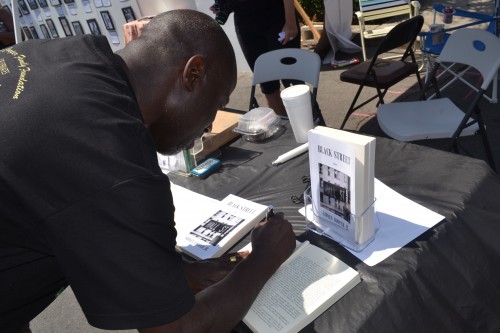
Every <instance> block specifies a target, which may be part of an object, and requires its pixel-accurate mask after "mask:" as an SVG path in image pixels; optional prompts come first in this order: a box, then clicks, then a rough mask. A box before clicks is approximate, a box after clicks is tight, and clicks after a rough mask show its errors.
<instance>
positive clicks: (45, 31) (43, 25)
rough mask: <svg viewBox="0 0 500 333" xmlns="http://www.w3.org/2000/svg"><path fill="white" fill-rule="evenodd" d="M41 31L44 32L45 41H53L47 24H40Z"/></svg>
mask: <svg viewBox="0 0 500 333" xmlns="http://www.w3.org/2000/svg"><path fill="white" fill-rule="evenodd" d="M40 30H42V34H43V38H45V39H51V38H52V37H50V34H49V29H47V26H46V25H45V24H43V23H42V24H40Z"/></svg>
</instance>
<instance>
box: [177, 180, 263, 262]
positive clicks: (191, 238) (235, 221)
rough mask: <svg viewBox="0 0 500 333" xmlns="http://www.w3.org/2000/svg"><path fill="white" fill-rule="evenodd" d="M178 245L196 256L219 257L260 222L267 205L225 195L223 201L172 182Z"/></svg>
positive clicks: (200, 257) (185, 251) (183, 250)
mask: <svg viewBox="0 0 500 333" xmlns="http://www.w3.org/2000/svg"><path fill="white" fill-rule="evenodd" d="M171 188H172V195H173V198H174V205H175V223H176V225H175V228H176V230H177V248H178V249H179V250H180V251H182V252H184V253H186V254H187V255H189V256H191V257H193V258H196V259H201V260H203V259H209V258H215V257H219V256H220V255H222V254H224V253H225V252H227V251H228V250H229V249H230V248H231V247H233V246H234V245H235V244H236V243H237V242H238V241H239V240H241V238H243V237H244V236H245V235H246V234H247V233H248V232H250V231H251V230H252V229H253V227H254V226H255V225H256V224H257V223H258V222H260V221H261V220H262V219H263V218H264V216H265V214H266V211H267V206H265V205H261V204H259V203H256V202H253V201H250V200H247V199H244V198H241V197H238V196H236V195H232V194H230V195H228V196H227V197H226V198H224V199H223V200H222V201H217V200H215V199H212V198H209V197H206V196H203V195H201V194H198V193H195V192H193V191H190V190H187V189H185V188H181V187H180V186H176V185H172V186H171Z"/></svg>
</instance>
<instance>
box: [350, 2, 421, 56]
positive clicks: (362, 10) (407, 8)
mask: <svg viewBox="0 0 500 333" xmlns="http://www.w3.org/2000/svg"><path fill="white" fill-rule="evenodd" d="M419 13H420V2H418V1H409V0H360V1H359V11H357V12H356V13H355V14H356V16H357V17H358V23H359V31H360V39H361V48H362V50H363V60H364V61H366V59H367V57H366V47H365V39H372V38H380V37H383V36H385V35H387V33H388V32H389V31H390V30H391V29H392V28H394V25H392V26H385V27H383V28H380V29H367V28H366V22H369V21H374V20H378V19H382V18H388V17H397V16H402V15H406V16H407V18H412V17H413V16H417V15H419Z"/></svg>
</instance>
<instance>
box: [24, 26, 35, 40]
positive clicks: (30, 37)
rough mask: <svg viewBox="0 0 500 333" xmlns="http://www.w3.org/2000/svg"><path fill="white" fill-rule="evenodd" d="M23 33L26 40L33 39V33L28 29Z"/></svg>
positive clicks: (25, 28)
mask: <svg viewBox="0 0 500 333" xmlns="http://www.w3.org/2000/svg"><path fill="white" fill-rule="evenodd" d="M23 33H24V37H26V39H33V35H32V34H31V31H30V29H29V28H28V27H23Z"/></svg>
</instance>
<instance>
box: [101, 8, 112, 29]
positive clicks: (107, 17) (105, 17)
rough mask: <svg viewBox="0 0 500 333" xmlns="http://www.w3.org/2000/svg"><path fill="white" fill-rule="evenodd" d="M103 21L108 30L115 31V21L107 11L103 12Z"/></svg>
mask: <svg viewBox="0 0 500 333" xmlns="http://www.w3.org/2000/svg"><path fill="white" fill-rule="evenodd" d="M101 17H102V21H103V22H104V26H105V27H106V30H115V25H114V24H113V20H112V19H111V15H109V12H108V11H107V10H103V11H102V12H101Z"/></svg>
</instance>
